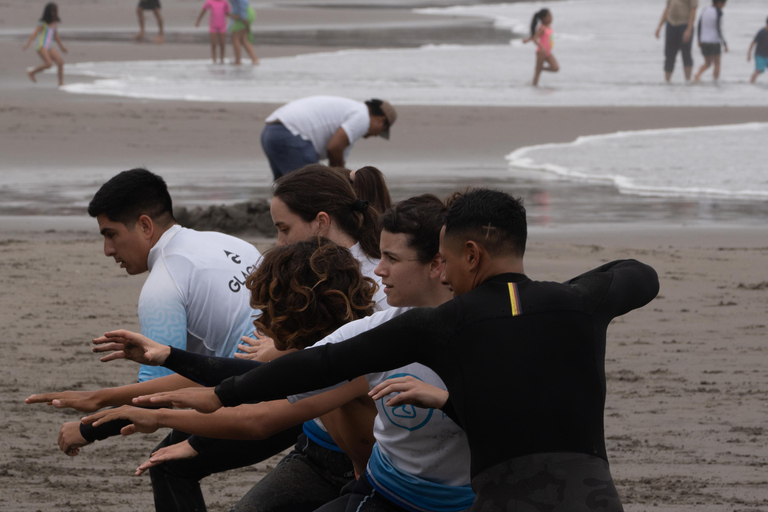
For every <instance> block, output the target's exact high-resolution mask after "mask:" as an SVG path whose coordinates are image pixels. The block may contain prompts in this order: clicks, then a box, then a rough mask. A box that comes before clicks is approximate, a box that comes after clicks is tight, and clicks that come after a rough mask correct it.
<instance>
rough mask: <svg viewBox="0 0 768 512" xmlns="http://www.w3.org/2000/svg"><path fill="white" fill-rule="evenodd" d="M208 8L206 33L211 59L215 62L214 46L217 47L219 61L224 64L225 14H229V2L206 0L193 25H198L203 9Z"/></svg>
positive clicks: (224, 0)
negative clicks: (209, 42)
mask: <svg viewBox="0 0 768 512" xmlns="http://www.w3.org/2000/svg"><path fill="white" fill-rule="evenodd" d="M206 10H210V11H211V16H210V17H209V18H208V33H209V35H210V36H211V59H213V63H214V64H216V46H217V45H218V47H219V62H221V63H222V64H224V46H225V44H226V37H227V15H228V14H229V4H228V3H227V0H206V2H205V5H203V10H202V11H200V16H198V17H197V21H196V22H195V26H196V27H199V26H200V21H202V19H203V16H205V11H206Z"/></svg>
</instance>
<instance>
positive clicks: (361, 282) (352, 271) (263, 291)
mask: <svg viewBox="0 0 768 512" xmlns="http://www.w3.org/2000/svg"><path fill="white" fill-rule="evenodd" d="M245 286H246V287H247V288H248V289H249V290H250V291H251V307H253V308H254V309H260V310H261V316H260V317H257V318H256V320H254V322H253V324H254V325H255V326H256V328H257V329H259V330H260V331H262V332H263V333H264V334H267V335H268V336H270V337H272V338H273V339H274V341H275V347H277V349H278V350H287V349H290V348H305V347H309V346H311V345H314V344H315V343H316V342H317V341H319V340H321V339H323V338H324V337H326V336H327V335H329V334H330V333H332V332H333V331H335V330H336V329H338V328H339V327H341V326H342V325H344V324H345V323H347V322H351V321H352V320H357V319H359V318H363V317H365V316H368V315H370V314H372V313H373V308H374V306H375V303H374V302H373V295H374V293H376V290H377V289H378V286H377V285H376V282H375V281H374V280H373V279H371V278H370V277H364V276H363V275H362V274H361V273H360V263H359V262H358V261H357V260H356V259H355V258H354V256H352V253H350V252H349V249H346V248H344V247H341V246H340V245H337V244H335V243H333V242H332V241H331V240H329V239H327V238H322V237H316V238H312V239H309V240H305V241H302V242H297V243H295V244H291V245H284V246H280V247H275V248H273V249H270V250H269V251H267V252H265V253H264V257H263V259H262V260H261V264H260V265H259V267H258V268H257V269H256V270H254V271H253V273H252V274H251V275H249V276H248V278H247V279H246V280H245Z"/></svg>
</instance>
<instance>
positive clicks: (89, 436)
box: [80, 420, 131, 443]
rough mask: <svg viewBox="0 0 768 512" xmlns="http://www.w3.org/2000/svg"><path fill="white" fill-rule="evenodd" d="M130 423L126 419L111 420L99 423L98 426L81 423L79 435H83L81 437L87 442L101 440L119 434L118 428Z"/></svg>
mask: <svg viewBox="0 0 768 512" xmlns="http://www.w3.org/2000/svg"><path fill="white" fill-rule="evenodd" d="M130 424H131V422H130V421H128V420H113V421H109V422H107V423H104V424H101V425H99V426H98V427H94V426H92V425H85V424H84V423H81V424H80V435H81V436H83V439H85V440H86V441H88V442H89V443H93V442H95V441H103V440H104V439H106V438H108V437H113V436H119V435H120V430H121V429H122V428H123V427H125V426H126V425H130Z"/></svg>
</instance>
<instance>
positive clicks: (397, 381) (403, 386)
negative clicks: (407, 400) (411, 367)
mask: <svg viewBox="0 0 768 512" xmlns="http://www.w3.org/2000/svg"><path fill="white" fill-rule="evenodd" d="M407 389H410V381H408V380H407V377H397V378H394V379H387V380H385V381H384V382H381V383H379V384H378V385H377V386H375V387H374V388H373V389H372V390H370V391H369V392H368V396H370V397H371V398H373V399H374V400H378V399H380V398H383V397H385V396H387V395H389V394H390V393H402V392H403V391H405V390H407Z"/></svg>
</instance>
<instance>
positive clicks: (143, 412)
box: [83, 405, 160, 436]
mask: <svg viewBox="0 0 768 512" xmlns="http://www.w3.org/2000/svg"><path fill="white" fill-rule="evenodd" d="M157 413H158V411H157V409H144V408H141V407H132V406H130V405H123V406H122V407H117V408H115V409H107V410H105V411H101V412H97V413H96V414H91V415H90V416H86V417H85V418H83V423H85V424H86V425H88V424H93V426H94V427H98V426H99V425H101V424H103V423H108V422H110V421H113V420H128V421H130V422H131V423H132V425H126V426H125V427H123V428H122V429H121V430H120V433H121V434H123V435H124V436H129V435H131V434H135V433H136V432H141V433H142V434H151V433H152V432H155V431H157V429H158V428H160V425H159V424H158V423H157Z"/></svg>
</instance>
